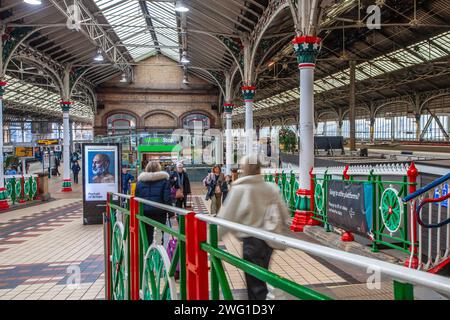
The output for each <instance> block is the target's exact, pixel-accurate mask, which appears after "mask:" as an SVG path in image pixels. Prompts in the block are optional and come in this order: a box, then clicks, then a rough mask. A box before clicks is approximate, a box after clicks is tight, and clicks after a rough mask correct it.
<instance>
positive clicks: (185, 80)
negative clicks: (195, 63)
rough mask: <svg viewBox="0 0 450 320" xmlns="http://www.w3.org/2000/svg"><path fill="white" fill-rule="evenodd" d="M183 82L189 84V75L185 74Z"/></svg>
mask: <svg viewBox="0 0 450 320" xmlns="http://www.w3.org/2000/svg"><path fill="white" fill-rule="evenodd" d="M183 84H189V79H188V77H187V76H184V78H183Z"/></svg>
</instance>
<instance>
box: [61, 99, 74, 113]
mask: <svg viewBox="0 0 450 320" xmlns="http://www.w3.org/2000/svg"><path fill="white" fill-rule="evenodd" d="M60 104H61V109H62V111H63V112H65V111H69V110H70V106H71V105H72V101H61V102H60Z"/></svg>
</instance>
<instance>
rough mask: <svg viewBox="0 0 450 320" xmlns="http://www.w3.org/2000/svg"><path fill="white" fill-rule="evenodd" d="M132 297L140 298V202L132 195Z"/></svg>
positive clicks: (132, 298)
mask: <svg viewBox="0 0 450 320" xmlns="http://www.w3.org/2000/svg"><path fill="white" fill-rule="evenodd" d="M129 201H130V207H129V208H130V287H131V292H130V297H131V300H139V222H138V220H137V218H136V215H137V214H138V212H139V204H138V203H137V201H136V200H135V199H134V197H132V198H131V199H130V200H129Z"/></svg>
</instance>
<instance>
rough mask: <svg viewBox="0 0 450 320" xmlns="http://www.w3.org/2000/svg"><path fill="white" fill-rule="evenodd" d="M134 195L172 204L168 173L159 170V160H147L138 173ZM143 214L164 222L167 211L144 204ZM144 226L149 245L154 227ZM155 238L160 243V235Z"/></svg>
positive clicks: (151, 241)
mask: <svg viewBox="0 0 450 320" xmlns="http://www.w3.org/2000/svg"><path fill="white" fill-rule="evenodd" d="M135 196H136V197H138V198H142V199H145V200H150V201H154V202H158V203H162V204H167V205H171V204H172V199H171V196H170V182H169V174H168V173H167V172H165V171H162V170H161V165H160V163H159V162H157V161H152V162H149V163H148V164H147V166H146V167H145V172H142V173H141V174H140V175H139V177H138V183H137V186H136V194H135ZM144 215H145V216H146V217H148V218H150V219H152V220H155V221H158V222H160V223H162V224H165V223H166V220H167V212H166V211H165V210H162V209H159V208H155V207H152V206H149V205H144ZM145 228H146V231H147V238H148V244H149V245H151V244H152V243H153V232H154V228H153V226H151V225H149V224H145ZM155 240H156V241H155V242H156V243H157V244H162V236H161V239H155Z"/></svg>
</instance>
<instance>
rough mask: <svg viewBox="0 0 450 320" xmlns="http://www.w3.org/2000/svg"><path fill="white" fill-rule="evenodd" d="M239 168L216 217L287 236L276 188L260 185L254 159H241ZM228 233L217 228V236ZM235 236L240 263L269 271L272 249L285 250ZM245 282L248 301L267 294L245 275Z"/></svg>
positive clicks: (286, 218)
mask: <svg viewBox="0 0 450 320" xmlns="http://www.w3.org/2000/svg"><path fill="white" fill-rule="evenodd" d="M251 160H254V161H253V162H255V163H252V161H251ZM241 166H242V173H243V177H242V178H239V179H237V180H236V181H234V182H233V183H232V188H231V191H230V192H229V194H228V196H227V199H226V200H225V202H224V204H223V206H222V207H221V209H220V211H219V214H218V216H217V217H218V218H222V219H226V220H230V221H233V222H236V223H240V224H243V225H246V226H251V227H255V228H259V229H263V230H266V231H270V232H274V233H278V234H286V233H288V232H289V228H288V226H289V222H290V213H289V210H288V208H287V206H286V204H285V203H284V201H283V199H282V198H281V196H280V192H279V189H278V187H277V186H276V185H275V184H273V183H268V182H265V181H264V178H263V177H262V175H261V165H260V163H259V161H258V160H257V159H256V158H255V157H244V158H243V159H242V163H241ZM229 231H230V230H228V229H225V228H220V229H219V236H220V237H222V236H223V235H224V234H226V233H227V232H229ZM235 235H236V236H237V237H238V238H240V239H242V241H243V257H244V259H245V260H247V261H249V262H252V263H254V264H256V265H258V266H260V267H263V268H265V269H267V268H268V267H269V264H270V257H271V255H272V251H273V249H279V250H283V249H285V248H284V247H283V246H280V245H278V244H276V243H272V242H266V241H264V240H260V239H257V238H255V237H251V236H249V235H246V234H245V233H241V232H237V233H235ZM245 280H246V282H247V293H248V299H249V300H264V299H266V296H267V292H268V291H267V285H266V283H265V282H264V281H262V280H259V279H257V278H255V277H253V276H251V275H249V274H247V273H246V274H245Z"/></svg>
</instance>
